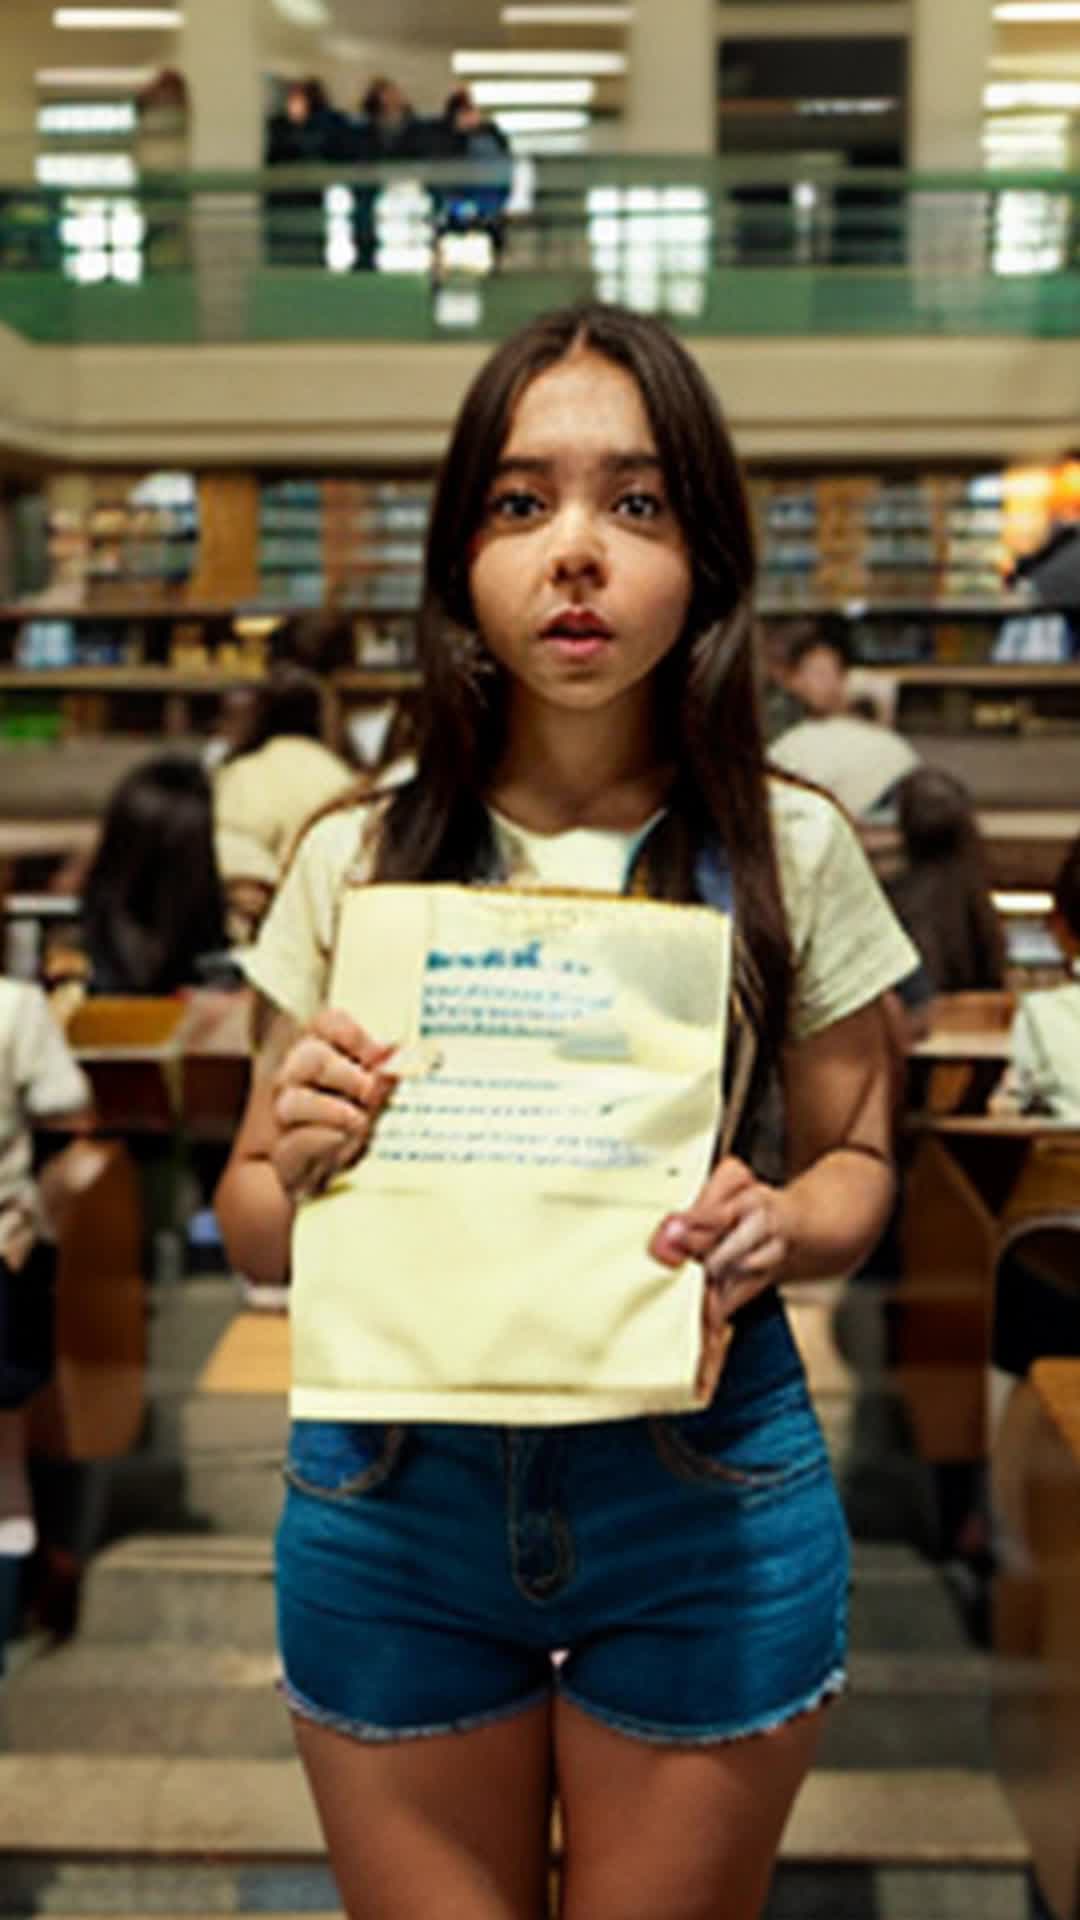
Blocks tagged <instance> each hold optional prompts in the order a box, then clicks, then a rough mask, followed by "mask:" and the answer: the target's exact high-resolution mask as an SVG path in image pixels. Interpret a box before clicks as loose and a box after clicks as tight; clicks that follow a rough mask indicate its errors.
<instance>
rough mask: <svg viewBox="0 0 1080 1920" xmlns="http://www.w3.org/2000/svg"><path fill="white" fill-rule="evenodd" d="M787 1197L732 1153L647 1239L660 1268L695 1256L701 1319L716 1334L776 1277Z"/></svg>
mask: <svg viewBox="0 0 1080 1920" xmlns="http://www.w3.org/2000/svg"><path fill="white" fill-rule="evenodd" d="M791 1207H792V1203H791V1200H790V1198H789V1195H788V1194H787V1192H786V1191H785V1190H784V1189H783V1188H781V1187H770V1186H767V1185H766V1184H765V1182H764V1181H763V1180H759V1179H758V1178H757V1177H756V1175H755V1174H753V1173H752V1172H751V1170H750V1168H749V1167H748V1166H747V1165H746V1164H745V1162H744V1161H742V1160H737V1159H735V1157H734V1156H733V1155H729V1156H728V1157H727V1159H725V1160H721V1161H720V1162H719V1163H718V1164H717V1166H715V1167H714V1168H713V1171H712V1173H711V1174H710V1175H709V1178H708V1180H707V1181H706V1182H705V1185H704V1186H703V1188H702V1189H701V1192H700V1193H699V1195H698V1197H697V1199H696V1200H695V1201H694V1202H693V1203H692V1204H691V1205H690V1206H689V1207H686V1208H684V1210H683V1211H682V1212H681V1213H671V1214H668V1216H667V1218H666V1219H665V1220H663V1221H661V1223H660V1225H659V1227H658V1228H657V1230H656V1232H655V1233H654V1234H653V1237H652V1239H651V1240H650V1242H649V1252H650V1253H651V1254H652V1256H653V1258H654V1259H655V1260H660V1261H662V1262H663V1264H664V1265H665V1266H668V1267H677V1266H681V1265H682V1263H683V1261H684V1260H700V1261H701V1263H702V1265H703V1267H704V1269H705V1276H706V1279H707V1280H708V1283H709V1284H708V1287H707V1290H706V1296H705V1322H706V1328H707V1330H708V1331H710V1332H717V1331H718V1330H719V1329H720V1328H721V1327H722V1326H723V1325H724V1324H725V1322H726V1321H728V1320H730V1318H731V1316H732V1314H733V1313H735V1312H737V1310H738V1309H739V1308H740V1307H742V1306H745V1305H746V1302H747V1301H748V1300H752V1299H753V1298H754V1297H755V1295H756V1294H759V1293H761V1292H763V1290H764V1289H765V1288H766V1287H769V1286H772V1285H773V1284H774V1283H775V1282H776V1281H777V1280H779V1279H780V1278H781V1276H782V1274H783V1272H784V1270H785V1267H786V1265H787V1261H788V1258H789V1256H790V1254H791V1250H792V1225H793V1223H792V1218H791Z"/></svg>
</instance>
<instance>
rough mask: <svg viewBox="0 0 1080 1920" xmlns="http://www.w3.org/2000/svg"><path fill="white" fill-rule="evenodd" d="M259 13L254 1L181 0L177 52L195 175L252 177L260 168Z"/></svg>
mask: <svg viewBox="0 0 1080 1920" xmlns="http://www.w3.org/2000/svg"><path fill="white" fill-rule="evenodd" d="M261 12H262V8H261V5H260V0H228V5H227V6H225V5H223V4H222V0H184V24H183V26H182V28H181V29H180V35H179V45H178V48H177V52H178V56H179V65H180V67H181V69H182V71H183V75H184V78H185V80H186V81H187V85H188V94H189V98H190V115H191V131H190V136H189V138H190V150H191V166H192V170H193V171H194V172H196V173H210V172H215V171H216V172H228V171H230V170H233V169H235V170H236V171H237V172H249V173H253V172H255V171H256V169H257V168H258V167H259V166H261V164H262V147H263V59H262V35H261V32H260V27H259V20H260V16H261Z"/></svg>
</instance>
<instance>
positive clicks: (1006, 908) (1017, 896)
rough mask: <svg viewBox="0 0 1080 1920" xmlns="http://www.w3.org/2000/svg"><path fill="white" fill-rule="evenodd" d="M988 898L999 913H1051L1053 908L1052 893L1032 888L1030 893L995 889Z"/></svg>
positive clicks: (1013, 888)
mask: <svg viewBox="0 0 1080 1920" xmlns="http://www.w3.org/2000/svg"><path fill="white" fill-rule="evenodd" d="M990 898H991V899H992V900H993V902H994V905H995V907H996V908H997V910H998V912H999V913H1039V914H1042V913H1051V912H1052V911H1053V906H1054V896H1053V894H1052V893H1042V892H1040V891H1039V890H1038V889H1037V888H1034V887H1033V888H1032V889H1031V891H1030V892H1026V891H1024V890H1023V889H1021V888H1020V887H1003V888H995V890H994V892H993V893H992V894H991V896H990Z"/></svg>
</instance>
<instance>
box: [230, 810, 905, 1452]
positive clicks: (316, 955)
mask: <svg viewBox="0 0 1080 1920" xmlns="http://www.w3.org/2000/svg"><path fill="white" fill-rule="evenodd" d="M770 795H771V801H772V809H773V822H774V831H775V835H776V845H777V856H778V863H779V869H780V882H781V890H782V894H783V900H784V906H785V910H786V913H787V919H788V926H789V930H790V935H791V944H792V953H793V958H794V991H793V1000H792V1009H791V1018H790V1022H789V1033H790V1036H791V1038H792V1039H793V1040H795V1041H798V1040H801V1039H807V1038H809V1037H810V1035H812V1034H815V1033H818V1032H820V1031H821V1030H822V1029H823V1028H825V1027H827V1026H830V1025H831V1024H833V1022H835V1021H837V1020H841V1019H843V1018H844V1017H845V1016H846V1015H847V1014H850V1013H854V1012H856V1011H857V1010H858V1009H859V1008H860V1007H863V1006H866V1005H868V1004H869V1002H870V1001H872V1000H874V999H876V998H877V997H878V996H879V995H880V994H882V993H884V992H885V991H886V990H887V989H888V988H889V987H891V986H892V985H894V984H895V982H896V981H897V980H899V979H902V978H903V976H904V975H905V974H907V973H910V972H911V971H912V969H913V968H914V967H915V966H916V965H917V963H918V956H917V954H916V952H915V949H914V947H913V946H912V944H911V942H910V941H909V940H908V938H907V935H906V934H905V933H904V932H903V931H902V930H901V928H900V925H899V923H898V922H897V920H896V919H895V917H894V915H893V913H892V909H891V908H890V906H889V905H888V902H887V901H886V899H885V896H884V894H883V893H882V891H881V889H880V887H879V885H878V882H877V880H876V879H875V877H874V875H873V873H872V871H871V869H870V866H869V863H868V862H867V859H866V856H865V854H864V853H863V850H862V848H861V846H860V844H859V841H858V839H857V837H856V835H855V833H854V831H853V829H852V828H851V826H850V825H849V823H848V821H847V820H846V819H845V817H844V815H843V814H841V813H840V812H839V810H838V809H837V808H836V807H835V806H833V804H832V803H831V802H830V801H829V800H827V799H826V798H825V797H824V796H823V795H821V794H818V793H814V792H810V791H808V790H805V789H801V788H797V787H794V786H791V785H789V784H787V783H786V782H781V781H775V782H772V783H770ZM492 820H493V825H494V828H495V834H496V840H497V845H498V850H499V854H500V857H501V860H502V862H503V865H504V869H505V872H506V876H507V880H508V881H509V882H510V883H511V884H513V883H517V884H530V883H531V884H541V885H545V886H553V887H567V888H575V889H582V888H586V889H589V890H591V891H595V892H610V893H619V892H621V891H622V890H623V887H624V883H625V879H626V875H627V872H628V869H629V867H630V865H631V863H632V861H633V858H634V855H635V853H636V851H637V848H638V846H639V845H640V842H641V840H642V838H643V836H644V834H645V833H646V832H647V831H648V827H645V828H641V829H638V830H637V831H635V832H633V833H622V832H615V831H606V830H601V829H596V828H571V829H569V830H568V831H566V832H562V833H555V834H538V833H533V832H530V831H528V830H527V829H525V828H523V827H520V826H518V825H516V824H515V823H513V822H511V821H509V820H506V819H504V818H503V817H501V816H500V815H498V814H497V813H493V815H492ZM370 824H371V810H370V808H363V807H353V808H348V809H342V810H341V811H340V812H336V813H331V814H328V815H326V817H325V818H324V819H322V820H320V821H318V822H317V823H316V825H315V826H314V827H312V828H311V830H310V831H309V832H308V833H307V834H306V835H305V836H304V838H303V840H302V841H301V843H300V846H299V847H298V849H297V852H296V856H295V858H294V860H293V863H292V865H291V867H290V868H289V871H288V873H287V875H286V877H285V880H284V881H283V883H282V886H281V889H280V891H279V893H278V895H277V897H276V899H275V901H274V904H273V906H272V907H271V909H270V912H269V913H268V915H267V917H266V919H265V920H264V922H263V924H262V927H261V928H260V931H259V935H258V939H257V941H256V943H255V945H254V947H252V948H251V949H250V950H249V951H248V952H247V953H246V954H245V955H244V956H243V957H242V958H243V965H244V967H245V970H246V971H247V974H248V977H249V978H250V980H251V981H252V983H253V985H254V986H255V987H257V988H258V989H259V991H260V992H261V993H263V994H264V995H265V996H266V997H267V999H269V1000H270V1001H272V1002H273V1003H274V1004H275V1005H276V1006H277V1007H279V1008H281V1009H282V1010H283V1011H285V1012H287V1013H289V1014H291V1015H292V1016H293V1017H294V1018H295V1019H296V1020H297V1021H299V1022H301V1023H306V1022H307V1021H308V1020H310V1019H312V1018H313V1017H314V1015H315V1014H316V1013H317V1012H318V1010H319V1008H320V1007H321V1006H322V1005H324V1003H325V992H326V983H327V979H328V977H329V971H330V961H331V955H332V951H333V946H334V937H335V928H336V920H337V911H338V905H339V902H340V900H341V898H342V895H343V891H344V888H345V886H346V884H348V881H349V880H351V881H352V882H356V881H358V880H361V881H362V879H363V876H364V873H365V871H369V870H370V863H371V836H370V835H369V836H367V840H366V842H365V828H366V827H368V826H370ZM649 824H651V823H649ZM347 876H348V880H347ZM387 1384H388V1383H387ZM468 1397H469V1396H468V1395H467V1394H464V1393H455V1394H454V1395H453V1396H447V1408H446V1414H445V1417H446V1418H447V1419H453V1420H463V1419H464V1420H468V1419H470V1418H474V1419H482V1420H484V1421H494V1422H500V1421H505V1422H509V1423H513V1422H515V1421H521V1420H526V1421H528V1422H530V1423H536V1424H540V1423H543V1422H545V1421H548V1420H554V1419H556V1418H559V1419H564V1420H565V1419H566V1418H568V1417H571V1418H572V1419H574V1420H589V1419H606V1418H610V1399H609V1398H603V1397H599V1396H598V1398H597V1400H596V1402H595V1405H594V1404H593V1403H591V1402H590V1400H589V1397H588V1395H585V1394H583V1395H575V1396H574V1402H573V1411H572V1415H571V1414H568V1412H567V1410H566V1396H565V1395H563V1396H562V1400H561V1402H559V1403H558V1404H557V1405H556V1403H555V1402H554V1401H552V1404H551V1405H550V1406H549V1405H548V1404H547V1403H546V1402H544V1400H543V1396H542V1395H536V1396H528V1398H529V1406H528V1408H527V1410H526V1409H524V1408H523V1404H522V1403H523V1396H522V1394H521V1393H520V1392H517V1393H515V1394H514V1395H513V1396H507V1401H506V1406H505V1407H503V1408H500V1406H499V1405H498V1404H496V1402H497V1396H493V1395H492V1394H491V1393H487V1394H485V1395H484V1397H483V1399H484V1404H483V1407H482V1409H481V1408H479V1407H478V1408H477V1410H476V1411H475V1412H471V1411H470V1409H469V1407H468V1405H467V1404H466V1403H467V1401H468ZM644 1410H646V1409H644V1408H643V1409H642V1411H644ZM339 1411H340V1417H343V1418H352V1419H378V1418H381V1417H383V1415H382V1413H381V1412H380V1402H379V1398H378V1394H377V1391H375V1390H367V1391H365V1389H364V1388H363V1387H360V1386H358V1387H357V1389H356V1392H355V1395H354V1396H353V1395H351V1396H350V1401H349V1405H348V1408H347V1409H346V1408H343V1407H342V1408H340V1409H339ZM622 1411H623V1413H625V1414H632V1413H633V1412H634V1411H635V1409H634V1408H633V1407H631V1406H624V1407H623V1409H622ZM426 1417H428V1418H435V1417H438V1416H437V1415H436V1414H433V1413H432V1412H431V1411H430V1408H429V1411H428V1413H427V1415H426Z"/></svg>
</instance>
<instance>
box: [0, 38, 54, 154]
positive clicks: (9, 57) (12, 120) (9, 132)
mask: <svg viewBox="0 0 1080 1920" xmlns="http://www.w3.org/2000/svg"><path fill="white" fill-rule="evenodd" d="M2 31H3V44H2V57H0V174H2V177H3V181H4V184H5V186H7V185H14V184H16V183H19V184H21V183H24V182H25V183H27V184H29V183H30V182H32V181H33V178H34V156H35V154H36V152H37V130H36V124H35V116H36V113H37V104H38V98H37V87H36V85H35V81H34V73H35V69H36V68H37V67H38V66H41V65H44V61H43V59H42V54H41V49H42V44H43V42H44V39H45V36H44V35H43V34H42V32H41V30H40V25H39V24H38V23H37V22H35V19H34V14H33V0H21V4H18V3H16V4H15V5H12V4H11V0H8V5H7V6H5V7H4V9H3V23H2ZM61 37H62V36H61Z"/></svg>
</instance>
